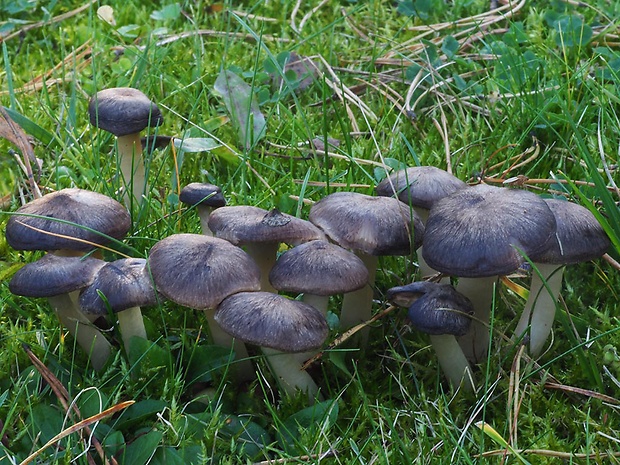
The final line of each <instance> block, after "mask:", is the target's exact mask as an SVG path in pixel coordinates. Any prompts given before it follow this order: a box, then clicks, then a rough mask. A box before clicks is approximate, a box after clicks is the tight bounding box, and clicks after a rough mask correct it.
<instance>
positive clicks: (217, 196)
mask: <svg viewBox="0 0 620 465" xmlns="http://www.w3.org/2000/svg"><path fill="white" fill-rule="evenodd" d="M179 200H180V201H181V202H183V203H184V204H185V205H189V206H194V205H203V206H205V207H211V208H220V207H223V206H225V205H226V199H225V198H224V195H223V194H222V189H220V188H219V187H218V186H215V185H213V184H209V183H206V182H205V183H203V182H192V183H190V184H188V185H187V186H185V187H184V188H183V189H181V194H180V195H179Z"/></svg>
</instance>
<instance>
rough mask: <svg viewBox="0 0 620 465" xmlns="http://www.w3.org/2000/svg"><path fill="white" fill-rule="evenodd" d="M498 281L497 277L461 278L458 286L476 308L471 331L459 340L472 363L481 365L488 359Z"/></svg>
mask: <svg viewBox="0 0 620 465" xmlns="http://www.w3.org/2000/svg"><path fill="white" fill-rule="evenodd" d="M497 280H498V277H497V276H490V277H486V278H459V282H458V285H457V286H456V290H457V291H458V292H460V293H461V294H463V295H464V296H465V297H467V298H468V299H469V300H471V303H472V304H473V306H474V315H473V316H474V319H473V321H472V322H471V326H470V327H469V331H467V334H465V335H464V336H460V337H459V338H458V342H459V345H460V346H461V348H462V349H463V353H464V354H465V357H467V359H468V360H469V361H470V362H471V363H479V362H481V361H482V360H484V359H485V358H486V357H487V352H488V350H489V343H490V340H491V334H490V331H491V329H490V327H489V321H490V318H491V309H492V308H493V296H494V293H495V292H494V291H495V283H496V282H497Z"/></svg>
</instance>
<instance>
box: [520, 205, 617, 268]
mask: <svg viewBox="0 0 620 465" xmlns="http://www.w3.org/2000/svg"><path fill="white" fill-rule="evenodd" d="M544 201H545V202H546V203H547V205H548V206H549V208H550V209H551V211H552V212H553V215H554V216H555V221H556V231H555V235H554V238H553V240H552V241H551V243H550V245H549V247H548V248H547V249H546V250H544V251H543V252H542V253H541V254H539V255H535V256H531V257H530V258H531V259H532V261H535V262H539V263H549V264H554V265H565V264H571V263H579V262H585V261H588V260H593V259H595V258H598V257H600V256H601V255H603V254H605V252H606V251H607V249H609V247H610V245H611V241H610V240H609V237H607V234H606V233H605V230H604V229H603V227H602V226H601V225H600V223H599V222H598V221H597V220H596V218H595V217H594V215H593V214H592V213H591V212H590V211H589V210H588V209H587V208H585V207H582V206H581V205H577V204H576V203H572V202H568V201H566V200H559V199H544Z"/></svg>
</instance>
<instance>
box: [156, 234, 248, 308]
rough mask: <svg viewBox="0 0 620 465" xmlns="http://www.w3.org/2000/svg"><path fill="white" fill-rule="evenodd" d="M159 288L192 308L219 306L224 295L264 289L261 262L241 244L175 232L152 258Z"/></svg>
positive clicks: (159, 245)
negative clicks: (235, 244) (256, 260)
mask: <svg viewBox="0 0 620 465" xmlns="http://www.w3.org/2000/svg"><path fill="white" fill-rule="evenodd" d="M148 264H149V267H150V270H151V276H152V277H153V281H154V282H155V287H156V289H157V291H159V292H160V293H161V294H163V295H164V296H165V297H167V298H168V299H170V300H172V301H174V302H176V303H178V304H180V305H183V306H186V307H190V308H195V309H198V310H206V309H212V308H216V307H217V306H218V304H219V303H220V302H221V301H222V299H224V298H226V297H228V296H229V295H231V294H234V293H236V292H241V291H257V290H259V289H260V272H259V270H258V267H257V265H256V264H255V263H254V261H253V260H252V259H251V258H250V256H249V255H248V254H246V253H245V252H244V251H243V250H241V249H240V248H239V247H235V246H234V245H232V244H230V243H229V242H227V241H225V240H222V239H217V238H215V237H209V236H204V235H201V234H173V235H172V236H168V237H167V238H165V239H162V240H161V241H159V242H158V243H157V244H155V245H154V246H153V248H152V249H151V253H150V255H149V258H148Z"/></svg>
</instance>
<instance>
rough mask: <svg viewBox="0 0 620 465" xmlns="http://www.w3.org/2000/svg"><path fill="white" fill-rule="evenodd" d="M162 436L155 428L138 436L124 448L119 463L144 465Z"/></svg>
mask: <svg viewBox="0 0 620 465" xmlns="http://www.w3.org/2000/svg"><path fill="white" fill-rule="evenodd" d="M163 437H164V433H162V432H161V431H157V430H152V431H149V432H148V433H146V434H143V435H141V436H138V437H137V438H136V439H135V440H134V441H132V442H131V443H129V444H128V445H127V447H126V448H125V452H124V453H123V455H122V457H121V463H123V464H124V465H145V464H147V463H149V460H150V459H151V457H153V455H154V454H155V450H156V449H157V445H158V444H159V443H160V442H161V440H162V438H163Z"/></svg>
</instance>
